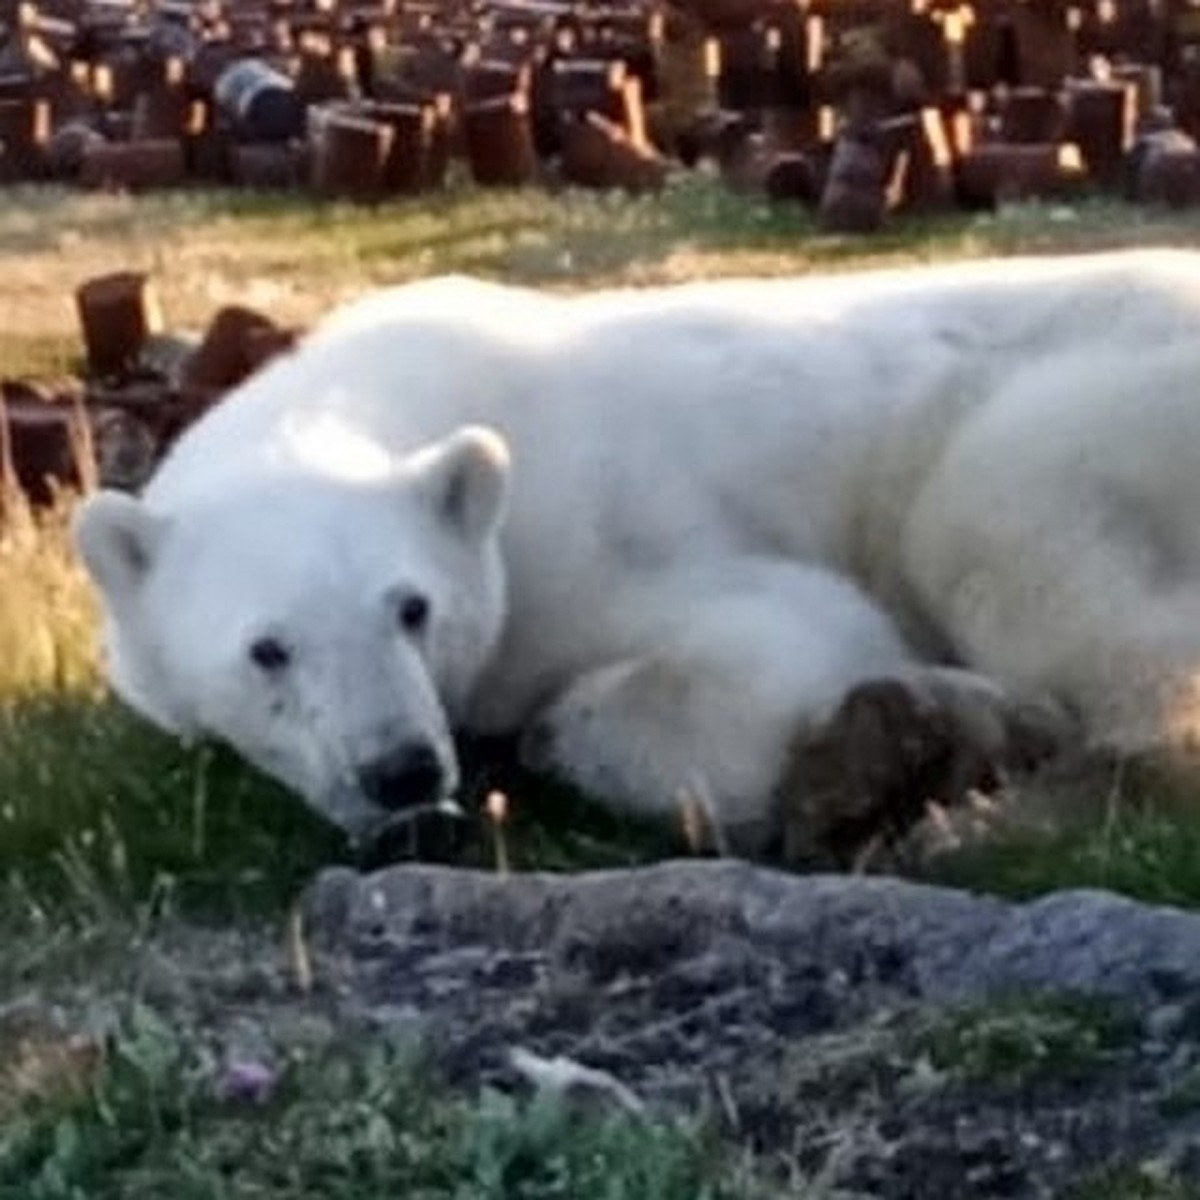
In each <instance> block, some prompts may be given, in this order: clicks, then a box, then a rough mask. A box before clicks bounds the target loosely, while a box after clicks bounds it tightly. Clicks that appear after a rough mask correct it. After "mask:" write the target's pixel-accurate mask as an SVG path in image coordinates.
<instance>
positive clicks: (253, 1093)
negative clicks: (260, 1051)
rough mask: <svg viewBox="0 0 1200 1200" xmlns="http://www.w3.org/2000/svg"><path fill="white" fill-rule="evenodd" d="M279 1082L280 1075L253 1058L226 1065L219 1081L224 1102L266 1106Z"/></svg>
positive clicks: (240, 1059) (219, 1091)
mask: <svg viewBox="0 0 1200 1200" xmlns="http://www.w3.org/2000/svg"><path fill="white" fill-rule="evenodd" d="M278 1082H279V1073H278V1072H277V1071H276V1070H275V1069H274V1068H273V1067H270V1066H268V1065H267V1064H266V1063H264V1062H260V1061H258V1060H257V1059H252V1058H235V1059H231V1060H230V1061H229V1062H227V1063H226V1064H225V1070H224V1072H223V1074H222V1075H221V1077H220V1079H219V1080H218V1081H217V1091H218V1093H219V1094H220V1096H221V1099H222V1100H232V1101H238V1102H241V1103H248V1104H265V1103H266V1102H267V1101H268V1100H270V1098H271V1095H272V1093H273V1092H274V1091H275V1085H276V1084H277V1083H278Z"/></svg>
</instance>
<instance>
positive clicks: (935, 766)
mask: <svg viewBox="0 0 1200 1200" xmlns="http://www.w3.org/2000/svg"><path fill="white" fill-rule="evenodd" d="M1069 729H1070V725H1069V722H1068V721H1067V719H1066V718H1065V717H1064V715H1063V714H1062V713H1061V712H1060V711H1059V710H1058V709H1056V708H1055V707H1053V706H1051V705H1048V704H1047V705H1042V704H1034V703H1017V702H1013V701H1012V700H1010V699H1009V698H1008V697H1007V696H1006V695H1005V694H1004V692H1003V691H1002V690H1001V689H999V688H998V687H996V686H995V685H993V684H992V683H990V682H989V681H988V680H985V679H982V678H980V677H977V676H972V675H969V674H968V673H965V672H960V671H953V670H930V671H928V672H917V673H914V674H913V675H911V676H908V677H904V678H889V679H879V680H871V681H869V682H867V683H863V684H860V685H859V686H857V687H855V688H854V689H853V690H852V691H850V692H849V693H848V694H847V696H846V698H845V699H844V700H843V702H842V703H841V705H839V707H838V709H837V710H836V712H835V713H834V715H833V717H832V718H831V719H830V720H829V722H828V723H827V724H826V725H825V726H824V727H823V728H822V729H820V730H819V731H817V732H816V734H815V735H814V734H813V733H812V731H807V732H806V733H805V734H802V735H800V736H798V737H797V738H796V740H795V742H794V743H793V746H792V748H791V753H790V756H789V760H788V766H787V770H786V771H785V773H784V776H783V779H782V781H781V784H780V788H779V796H780V807H781V817H782V827H783V854H784V857H785V859H786V860H787V861H788V862H791V863H796V864H808V865H824V866H836V867H839V868H847V867H855V868H861V867H864V866H866V865H868V864H869V863H870V861H871V860H872V859H873V858H875V857H876V856H877V855H878V853H879V852H880V851H881V850H888V851H890V850H893V849H894V848H895V847H897V846H898V845H899V844H900V843H901V842H902V841H903V840H904V839H905V837H906V835H908V834H909V833H910V832H911V831H912V829H913V828H914V827H915V826H917V825H918V824H919V823H920V822H922V821H923V820H924V819H925V818H926V817H927V816H928V815H929V814H930V813H931V812H935V813H936V812H940V811H944V810H948V809H953V808H957V807H960V806H962V805H964V804H967V803H969V802H972V801H973V800H975V799H976V798H977V797H980V796H987V795H991V794H994V793H995V792H997V791H999V789H1000V788H1001V787H1002V785H1003V784H1004V782H1005V781H1006V779H1007V778H1008V776H1009V775H1010V773H1012V772H1028V771H1032V770H1034V769H1036V768H1037V767H1038V766H1040V765H1041V764H1042V763H1043V762H1045V761H1046V760H1047V759H1049V758H1050V757H1052V756H1053V755H1055V754H1056V753H1057V752H1058V750H1059V749H1060V748H1061V747H1062V745H1063V744H1064V742H1065V741H1066V740H1067V738H1068V737H1069Z"/></svg>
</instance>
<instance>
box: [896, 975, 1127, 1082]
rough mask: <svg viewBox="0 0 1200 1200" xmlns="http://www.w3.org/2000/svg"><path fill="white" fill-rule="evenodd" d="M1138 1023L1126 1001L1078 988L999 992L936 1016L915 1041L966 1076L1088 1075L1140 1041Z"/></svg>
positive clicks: (939, 1065)
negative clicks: (1118, 1051)
mask: <svg viewBox="0 0 1200 1200" xmlns="http://www.w3.org/2000/svg"><path fill="white" fill-rule="evenodd" d="M1137 1033H1138V1023H1137V1021H1136V1020H1135V1019H1134V1018H1133V1016H1132V1015H1131V1014H1130V1013H1127V1012H1125V1011H1123V1010H1122V1009H1121V1008H1120V1006H1118V1005H1116V1004H1114V1003H1112V1002H1110V1001H1106V1000H1101V999H1099V998H1096V997H1092V996H1082V995H1074V994H1070V993H1018V994H1015V995H1011V996H1004V997H998V998H994V999H992V1000H990V1001H989V1002H988V1003H986V1004H984V1005H979V1006H974V1007H969V1008H966V1009H962V1010H958V1011H955V1012H953V1013H950V1014H948V1015H947V1016H945V1017H942V1018H939V1019H938V1020H936V1021H935V1022H934V1023H933V1024H932V1025H931V1026H930V1027H929V1028H927V1029H925V1030H923V1031H922V1033H921V1034H920V1035H919V1036H918V1037H917V1038H916V1039H915V1043H916V1044H915V1045H914V1047H913V1049H914V1050H915V1051H916V1052H917V1053H919V1054H920V1053H923V1054H924V1055H926V1056H927V1057H928V1060H929V1062H930V1064H931V1065H932V1066H933V1067H934V1068H936V1069H937V1070H939V1071H943V1072H948V1073H950V1074H952V1075H953V1076H954V1077H955V1078H957V1079H960V1080H963V1081H965V1082H974V1083H995V1084H1009V1085H1020V1084H1026V1083H1030V1082H1034V1081H1038V1080H1058V1081H1060V1082H1064V1083H1065V1082H1069V1081H1079V1080H1086V1079H1087V1078H1088V1077H1090V1076H1091V1075H1093V1074H1094V1073H1096V1072H1097V1071H1098V1070H1100V1069H1101V1068H1102V1067H1103V1065H1104V1063H1105V1061H1106V1059H1107V1058H1108V1057H1109V1056H1110V1054H1111V1052H1112V1051H1114V1050H1116V1049H1119V1048H1120V1047H1121V1046H1123V1045H1127V1044H1129V1043H1130V1042H1132V1041H1133V1040H1134V1039H1135V1038H1136V1037H1137Z"/></svg>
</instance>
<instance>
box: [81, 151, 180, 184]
mask: <svg viewBox="0 0 1200 1200" xmlns="http://www.w3.org/2000/svg"><path fill="white" fill-rule="evenodd" d="M186 176H187V172H186V166H185V162H184V157H183V147H182V145H180V143H179V142H178V141H177V140H175V139H173V138H147V139H144V140H142V141H136V142H100V143H91V144H89V145H88V146H87V147H86V148H85V149H84V152H83V161H82V163H81V164H80V168H79V182H80V184H81V185H82V186H83V187H86V188H111V189H114V190H118V191H130V192H144V191H152V190H154V189H157V188H169V187H179V186H180V185H182V184H183V182H184V181H185V179H186Z"/></svg>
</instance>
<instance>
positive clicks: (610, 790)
mask: <svg viewBox="0 0 1200 1200" xmlns="http://www.w3.org/2000/svg"><path fill="white" fill-rule="evenodd" d="M1197 393H1200V256H1198V255H1193V254H1190V253H1185V252H1181V251H1168V250H1157V251H1135V252H1115V253H1106V254H1097V255H1091V256H1080V257H1065V258H1047V259H1024V260H1022V259H1014V260H1007V261H1003V260H1001V261H991V262H984V263H975V264H955V265H949V266H938V267H922V268H911V269H904V270H890V271H882V272H870V273H860V274H855V273H850V274H845V275H840V276H834V277H820V276H811V277H803V278H796V279H788V280H775V281H766V280H741V281H728V282H708V283H695V284H687V285H679V286H672V287H668V288H657V289H645V290H636V289H634V290H608V291H599V292H593V293H588V294H580V295H575V296H570V297H565V296H551V295H546V294H539V293H537V292H534V291H530V290H523V289H517V288H510V287H505V286H501V285H499V284H493V283H486V282H480V281H474V280H470V279H465V278H457V277H456V278H442V279H437V280H432V281H426V282H420V283H413V284H408V285H404V286H400V287H396V288H391V289H388V290H384V291H382V292H379V293H375V294H373V295H370V296H368V297H366V298H365V299H362V300H360V301H358V302H355V303H352V304H350V305H349V306H348V307H346V308H344V309H342V310H341V311H339V312H336V313H334V314H333V315H332V316H330V317H329V318H328V319H327V320H326V321H325V322H324V323H323V324H321V325H320V326H319V327H318V328H317V329H316V330H315V331H314V332H313V333H312V334H310V335H309V336H308V337H307V338H306V339H305V340H304V341H303V342H302V343H301V345H300V346H299V347H298V348H297V349H296V350H294V351H293V352H292V353H290V354H289V355H287V356H285V357H283V358H281V359H279V360H277V361H275V362H274V363H273V364H271V365H270V366H268V367H267V368H266V369H264V370H263V371H261V372H260V373H259V374H258V375H256V376H255V377H253V378H252V379H250V380H249V381H247V382H246V383H245V384H243V385H242V386H241V387H240V388H239V389H238V390H237V391H236V392H235V393H234V394H232V395H230V396H229V397H228V398H227V399H226V400H225V401H224V402H223V403H222V404H220V405H219V406H218V407H216V408H215V409H214V410H213V411H211V412H210V413H209V414H208V415H207V416H205V417H204V418H203V419H201V420H200V421H199V422H198V423H197V424H196V425H195V426H193V427H192V428H191V429H190V430H189V431H188V432H187V433H186V434H185V435H184V436H183V437H182V439H181V440H180V441H179V442H178V443H177V445H176V446H175V448H174V449H173V451H172V452H171V453H170V454H169V456H168V457H167V458H166V460H165V461H164V463H163V464H162V465H161V467H160V468H159V470H158V471H157V473H156V474H155V475H154V477H153V478H152V480H151V481H150V483H149V484H148V485H147V487H146V488H145V490H144V492H143V494H142V495H141V496H139V497H134V496H130V495H125V494H119V493H115V492H109V491H100V492H98V493H96V494H94V495H92V496H91V497H90V498H89V499H87V500H86V502H85V503H83V504H82V505H81V507H80V508H79V510H78V513H77V518H76V525H75V537H76V542H77V545H78V549H79V552H80V554H81V557H82V559H83V561H84V563H85V564H86V566H87V568H88V570H89V572H90V574H91V576H92V578H93V579H94V581H95V584H96V585H97V587H98V589H99V592H100V594H101V596H102V599H103V606H104V611H105V627H106V629H105V642H106V646H107V656H108V670H109V674H110V678H111V681H112V684H113V685H114V688H115V690H116V691H117V692H118V693H119V694H120V695H121V696H122V697H124V699H125V700H126V701H128V702H129V703H130V704H131V705H132V706H133V707H135V708H136V709H137V710H139V711H140V712H141V713H143V714H144V715H145V716H147V717H148V718H149V719H150V720H151V721H153V722H155V723H156V724H158V725H159V726H162V727H164V728H165V729H168V730H171V731H174V732H175V733H176V734H178V735H180V736H182V737H195V736H200V735H212V736H216V737H219V738H222V739H224V740H226V741H228V742H230V743H232V745H233V746H234V747H235V748H237V749H238V750H239V751H240V752H241V753H242V754H243V755H244V756H245V757H246V758H248V759H249V760H251V761H252V762H253V763H255V764H257V765H258V766H259V767H260V768H262V769H263V770H265V771H267V772H269V773H270V774H272V775H274V776H276V777H278V778H279V779H281V780H282V781H284V782H285V783H286V784H288V785H290V786H291V787H292V788H293V789H295V790H296V791H298V792H299V793H301V794H302V795H303V796H305V797H306V798H307V799H308V801H309V802H310V803H311V804H312V805H313V806H314V807H315V808H316V809H318V810H319V811H320V812H322V813H324V814H325V815H326V816H327V817H329V818H330V819H331V820H333V821H335V822H337V823H338V824H340V825H341V826H342V827H343V828H345V829H346V830H347V831H348V832H349V833H350V834H351V835H352V836H354V837H357V838H362V839H369V838H371V837H372V836H373V835H374V834H375V833H376V832H377V831H378V830H379V829H380V828H381V827H382V826H383V825H384V824H386V823H387V822H389V821H392V820H394V819H395V816H396V814H397V813H403V812H406V811H412V810H415V809H417V808H420V807H422V806H425V805H429V804H431V803H436V802H437V801H438V800H440V799H441V798H443V797H447V796H449V795H451V794H452V793H453V792H454V790H455V788H456V787H457V785H458V766H457V760H456V757H455V750H454V743H453V735H454V733H455V731H456V730H460V729H461V730H469V731H478V732H482V733H510V734H520V735H522V742H521V744H522V747H523V753H524V754H525V756H526V759H527V761H529V762H530V763H531V764H533V765H535V766H538V767H541V768H545V769H549V770H552V771H555V772H557V773H559V774H561V775H563V776H565V777H566V778H567V779H569V780H571V781H573V782H574V783H576V784H577V785H578V786H580V787H581V788H582V789H584V790H585V791H588V792H591V793H593V794H595V795H597V796H598V797H600V798H601V799H604V800H607V801H609V802H611V803H613V804H615V805H619V806H625V807H628V808H632V809H635V810H637V811H639V812H644V813H654V814H662V815H666V814H669V813H672V812H674V811H675V810H676V809H677V807H678V805H679V804H680V800H681V796H683V795H685V794H688V793H689V792H691V793H694V794H700V795H702V796H703V798H704V800H705V803H706V804H707V805H708V806H709V814H710V816H712V817H713V818H714V819H715V820H716V821H717V822H718V823H719V824H721V825H722V826H723V827H725V828H726V829H727V830H730V831H735V834H736V835H737V836H742V835H744V836H745V838H746V839H747V841H748V842H753V841H754V840H755V839H756V838H761V837H762V836H763V831H764V830H769V829H770V828H771V825H772V821H773V814H774V806H775V804H776V796H775V790H776V784H777V782H778V780H779V778H780V776H781V773H782V772H783V771H784V769H785V766H787V765H788V763H789V762H790V761H791V760H790V759H789V757H788V756H789V747H793V746H794V745H795V744H796V739H797V737H799V738H800V739H801V741H803V739H804V738H805V737H807V736H809V735H810V734H811V735H812V736H817V735H818V734H819V732H820V731H821V729H822V728H823V727H824V726H825V724H826V723H827V722H829V720H830V718H831V715H832V714H833V713H834V712H835V711H836V710H837V709H838V707H839V705H840V704H841V703H842V702H843V701H844V700H845V699H846V697H847V696H848V695H850V694H851V693H852V692H853V691H854V690H855V689H856V688H857V687H858V686H859V685H863V684H866V685H869V684H870V682H871V681H878V680H901V681H904V686H905V687H910V688H912V689H914V690H916V691H920V692H922V693H923V694H925V695H926V696H932V697H934V702H935V703H937V704H940V705H943V706H948V707H949V708H950V709H953V710H957V711H961V712H964V713H975V714H976V715H979V714H983V717H982V718H981V720H982V721H983V723H984V724H987V722H989V721H990V722H992V724H993V725H995V726H996V727H997V728H1000V729H1002V728H1003V726H1004V723H1005V720H1006V713H1007V711H1008V708H1009V706H1010V705H1013V704H1018V703H1023V702H1025V701H1034V700H1036V701H1037V702H1039V703H1042V702H1044V703H1045V704H1047V705H1057V706H1059V708H1060V709H1061V710H1062V711H1064V712H1066V713H1069V714H1070V716H1071V717H1072V719H1074V720H1076V721H1077V722H1078V723H1079V725H1080V726H1081V728H1082V729H1083V731H1084V733H1085V735H1086V737H1087V738H1088V739H1090V740H1091V741H1093V742H1098V743H1105V744H1110V745H1116V746H1120V747H1137V746H1142V745H1147V744H1153V743H1156V742H1158V741H1161V740H1163V739H1164V738H1168V737H1174V736H1178V735H1179V734H1180V731H1181V729H1183V728H1184V727H1186V725H1187V721H1188V717H1189V704H1190V701H1191V687H1192V682H1193V678H1194V676H1195V675H1196V673H1197V671H1200V520H1198V519H1197V517H1198V516H1200V470H1197V462H1198V461H1200V460H1198V457H1197V456H1198V454H1200V451H1198V449H1197V448H1198V447H1200V402H1198V401H1200V395H1198V394H1197Z"/></svg>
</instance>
